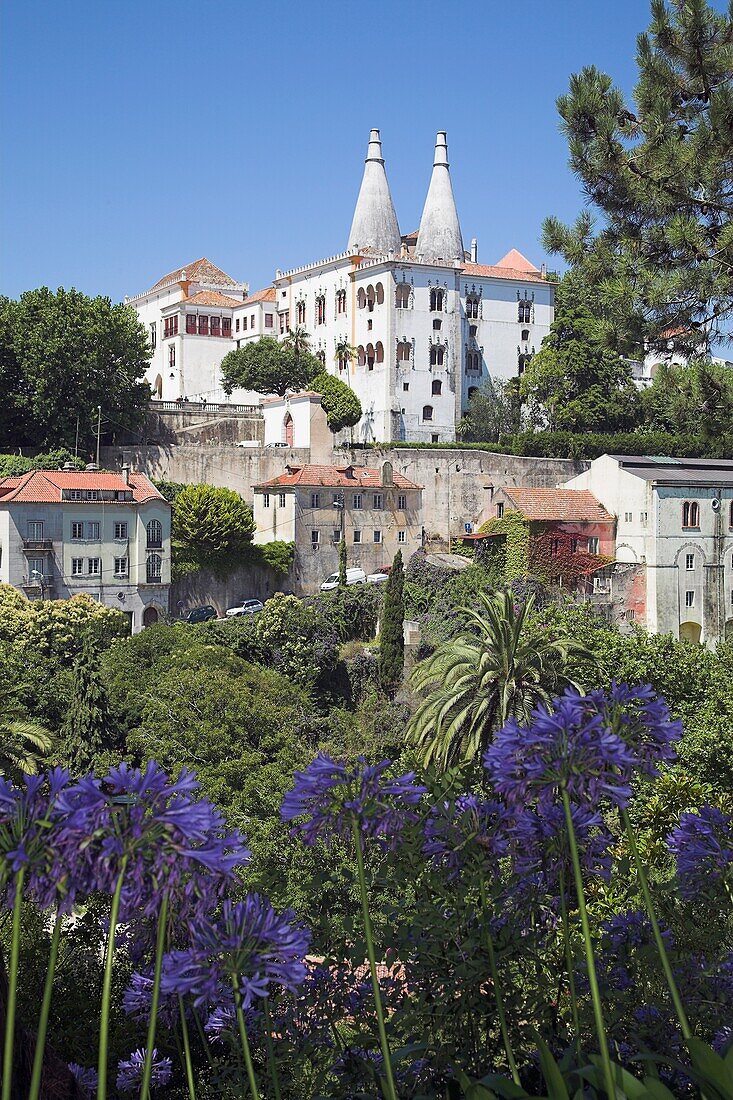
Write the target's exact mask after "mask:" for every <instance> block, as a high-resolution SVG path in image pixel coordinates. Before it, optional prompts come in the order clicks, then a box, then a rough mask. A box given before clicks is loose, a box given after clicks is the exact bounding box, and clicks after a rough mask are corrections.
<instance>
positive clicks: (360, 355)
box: [356, 344, 366, 367]
mask: <svg viewBox="0 0 733 1100" xmlns="http://www.w3.org/2000/svg"><path fill="white" fill-rule="evenodd" d="M356 361H357V363H358V364H359V366H360V367H363V366H364V364H365V363H366V352H365V351H364V345H363V344H359V350H358V351H357V354H356Z"/></svg>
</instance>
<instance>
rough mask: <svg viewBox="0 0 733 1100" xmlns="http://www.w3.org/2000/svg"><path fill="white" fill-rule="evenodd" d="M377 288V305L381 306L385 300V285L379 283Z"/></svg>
mask: <svg viewBox="0 0 733 1100" xmlns="http://www.w3.org/2000/svg"><path fill="white" fill-rule="evenodd" d="M375 290H376V292H377V305H378V306H381V304H382V302H383V301H384V287H383V286H382V284H381V283H377V285H376V287H375Z"/></svg>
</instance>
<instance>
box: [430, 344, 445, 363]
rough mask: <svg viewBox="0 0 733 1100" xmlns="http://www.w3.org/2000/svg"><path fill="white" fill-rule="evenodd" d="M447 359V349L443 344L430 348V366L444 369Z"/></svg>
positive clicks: (433, 345)
mask: <svg viewBox="0 0 733 1100" xmlns="http://www.w3.org/2000/svg"><path fill="white" fill-rule="evenodd" d="M444 358H445V348H444V347H443V345H442V344H432V345H431V347H430V366H431V367H442V366H443V360H444Z"/></svg>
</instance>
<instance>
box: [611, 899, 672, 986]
mask: <svg viewBox="0 0 733 1100" xmlns="http://www.w3.org/2000/svg"><path fill="white" fill-rule="evenodd" d="M661 935H662V939H663V940H664V943H665V946H666V947H667V949H668V950H671V949H672V948H673V947H674V939H673V936H672V933H671V932H670V931H669V930H668V929H665V928H663V929H661ZM650 951H653V952H654V957H655V959H656V946H655V943H654V935H653V931H652V926H651V922H650V920H649V917H648V916H647V914H646V913H645V912H643V911H642V910H640V909H633V910H627V911H626V912H623V913H617V914H616V916H614V917H611V918H610V919H609V920H607V921H604V922H603V924H602V925H601V936H600V944H599V949H598V953H597V957H596V965H597V969H598V976H599V979H600V980H601V981H602V982H604V983H605V985H607V986H608V987H609V989H611V990H614V991H627V990H630V989H633V988H634V986H635V977H634V975H635V968H636V965H637V963H638V961H639V960H640V958H641V955H642V954H643V953H644V952H647V953H648V952H650Z"/></svg>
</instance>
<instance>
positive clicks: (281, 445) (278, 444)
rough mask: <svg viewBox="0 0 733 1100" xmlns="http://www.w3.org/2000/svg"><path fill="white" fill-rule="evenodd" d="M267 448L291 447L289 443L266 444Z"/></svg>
mask: <svg viewBox="0 0 733 1100" xmlns="http://www.w3.org/2000/svg"><path fill="white" fill-rule="evenodd" d="M265 446H266V447H289V446H290V444H289V443H265Z"/></svg>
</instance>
